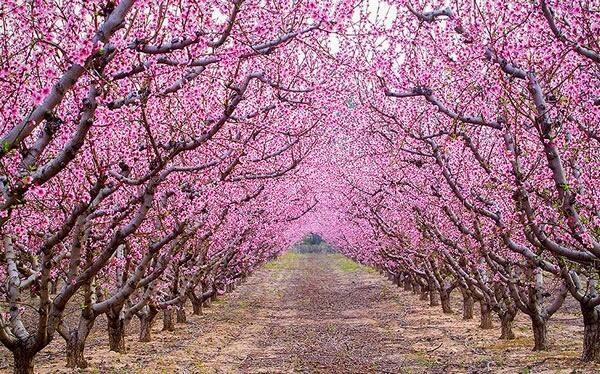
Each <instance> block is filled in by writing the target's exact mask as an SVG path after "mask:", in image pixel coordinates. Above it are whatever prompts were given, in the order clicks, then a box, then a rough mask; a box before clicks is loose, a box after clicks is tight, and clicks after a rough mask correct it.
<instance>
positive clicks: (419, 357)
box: [415, 352, 438, 368]
mask: <svg viewBox="0 0 600 374" xmlns="http://www.w3.org/2000/svg"><path fill="white" fill-rule="evenodd" d="M415 362H416V363H417V365H419V366H424V367H427V368H434V367H436V366H438V362H437V360H436V359H435V358H431V357H430V356H428V355H427V354H425V353H424V352H417V353H416V354H415Z"/></svg>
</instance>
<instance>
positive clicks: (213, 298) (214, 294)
mask: <svg viewBox="0 0 600 374" xmlns="http://www.w3.org/2000/svg"><path fill="white" fill-rule="evenodd" d="M217 294H218V292H217V290H216V289H215V293H213V294H212V295H210V301H217V296H218V295H217Z"/></svg>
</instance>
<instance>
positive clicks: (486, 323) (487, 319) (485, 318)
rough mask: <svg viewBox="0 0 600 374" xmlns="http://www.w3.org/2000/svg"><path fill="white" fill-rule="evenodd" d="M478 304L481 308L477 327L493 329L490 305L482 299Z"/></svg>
mask: <svg viewBox="0 0 600 374" xmlns="http://www.w3.org/2000/svg"><path fill="white" fill-rule="evenodd" d="M479 305H480V310H481V323H480V324H479V327H481V328H482V329H484V330H489V329H493V328H494V326H493V325H492V311H491V310H490V307H489V306H488V305H487V304H486V303H485V302H483V301H480V302H479Z"/></svg>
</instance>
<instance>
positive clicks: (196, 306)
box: [191, 296, 202, 316]
mask: <svg viewBox="0 0 600 374" xmlns="http://www.w3.org/2000/svg"><path fill="white" fill-rule="evenodd" d="M191 300H192V311H193V312H192V313H194V315H195V316H200V315H202V298H198V297H196V296H193V297H192V299H191Z"/></svg>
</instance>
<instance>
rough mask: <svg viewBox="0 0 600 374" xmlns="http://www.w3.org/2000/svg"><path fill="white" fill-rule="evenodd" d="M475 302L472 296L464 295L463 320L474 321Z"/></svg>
mask: <svg viewBox="0 0 600 374" xmlns="http://www.w3.org/2000/svg"><path fill="white" fill-rule="evenodd" d="M473 309H475V300H473V297H472V296H471V295H466V296H465V295H463V319H467V320H468V319H473V314H474V313H473Z"/></svg>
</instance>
